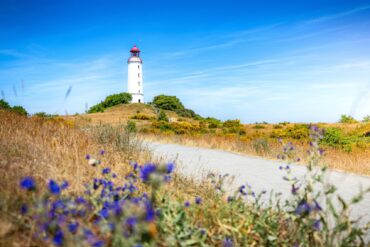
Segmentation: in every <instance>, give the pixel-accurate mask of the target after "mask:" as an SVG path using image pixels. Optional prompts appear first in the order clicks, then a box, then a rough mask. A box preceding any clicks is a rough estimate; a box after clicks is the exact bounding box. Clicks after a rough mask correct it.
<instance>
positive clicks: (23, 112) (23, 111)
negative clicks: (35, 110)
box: [11, 105, 28, 116]
mask: <svg viewBox="0 0 370 247" xmlns="http://www.w3.org/2000/svg"><path fill="white" fill-rule="evenodd" d="M11 111H13V112H16V113H18V114H21V115H24V116H27V115H28V113H27V111H26V109H24V108H23V106H20V105H15V106H13V107H12V109H11Z"/></svg>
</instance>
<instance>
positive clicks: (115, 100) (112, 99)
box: [87, 93, 132, 113]
mask: <svg viewBox="0 0 370 247" xmlns="http://www.w3.org/2000/svg"><path fill="white" fill-rule="evenodd" d="M131 100H132V95H131V94H129V93H119V94H112V95H109V96H107V97H106V98H105V100H104V101H102V102H100V103H98V104H96V105H94V106H92V107H90V109H89V110H88V111H87V113H96V112H104V110H105V109H107V108H109V107H112V106H115V105H119V104H128V103H130V102H131Z"/></svg>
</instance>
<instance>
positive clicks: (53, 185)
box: [49, 179, 60, 195]
mask: <svg viewBox="0 0 370 247" xmlns="http://www.w3.org/2000/svg"><path fill="white" fill-rule="evenodd" d="M49 190H50V192H51V194H53V195H60V187H59V185H58V183H57V182H55V181H54V180H52V179H51V180H50V181H49Z"/></svg>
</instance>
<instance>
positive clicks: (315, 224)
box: [312, 220, 321, 231]
mask: <svg viewBox="0 0 370 247" xmlns="http://www.w3.org/2000/svg"><path fill="white" fill-rule="evenodd" d="M312 227H313V229H314V230H316V231H320V229H321V220H315V221H314V222H313V224H312Z"/></svg>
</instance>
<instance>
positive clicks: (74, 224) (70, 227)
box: [68, 222, 79, 234]
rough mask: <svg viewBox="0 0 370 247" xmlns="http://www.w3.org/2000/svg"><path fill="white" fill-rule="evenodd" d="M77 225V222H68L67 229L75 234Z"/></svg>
mask: <svg viewBox="0 0 370 247" xmlns="http://www.w3.org/2000/svg"><path fill="white" fill-rule="evenodd" d="M78 226H79V224H78V222H72V223H69V224H68V231H69V232H70V233H72V234H75V233H76V232H77V229H78Z"/></svg>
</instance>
